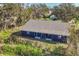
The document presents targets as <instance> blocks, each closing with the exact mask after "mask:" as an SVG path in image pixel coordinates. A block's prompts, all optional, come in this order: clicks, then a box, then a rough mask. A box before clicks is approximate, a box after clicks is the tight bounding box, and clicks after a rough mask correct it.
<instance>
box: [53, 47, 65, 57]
mask: <svg viewBox="0 0 79 59" xmlns="http://www.w3.org/2000/svg"><path fill="white" fill-rule="evenodd" d="M52 55H55V56H63V55H64V50H63V47H62V46H59V47H56V48H55V49H54V50H53V52H52Z"/></svg>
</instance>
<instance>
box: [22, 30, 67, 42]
mask: <svg viewBox="0 0 79 59" xmlns="http://www.w3.org/2000/svg"><path fill="white" fill-rule="evenodd" d="M21 33H22V36H29V37H33V38H35V37H39V38H40V39H42V40H45V39H51V41H58V42H66V38H67V36H62V35H54V34H44V33H36V32H27V31H22V32H21Z"/></svg>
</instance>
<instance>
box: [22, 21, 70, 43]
mask: <svg viewBox="0 0 79 59" xmlns="http://www.w3.org/2000/svg"><path fill="white" fill-rule="evenodd" d="M69 27H70V24H69V23H63V22H59V21H46V20H29V21H28V22H27V23H26V24H25V25H24V26H22V28H21V33H22V36H30V37H33V38H36V39H39V40H49V41H58V42H67V37H68V36H69V31H68V29H69Z"/></svg>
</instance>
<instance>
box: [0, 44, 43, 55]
mask: <svg viewBox="0 0 79 59" xmlns="http://www.w3.org/2000/svg"><path fill="white" fill-rule="evenodd" d="M1 51H2V53H1V54H3V55H19V56H41V55H43V50H42V49H40V48H35V47H32V46H31V45H23V44H18V45H8V44H6V45H4V46H2V50H1Z"/></svg>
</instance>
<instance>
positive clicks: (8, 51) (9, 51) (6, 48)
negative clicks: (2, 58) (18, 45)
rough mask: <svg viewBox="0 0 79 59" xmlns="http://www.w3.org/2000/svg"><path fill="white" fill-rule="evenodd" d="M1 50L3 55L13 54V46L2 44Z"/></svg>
mask: <svg viewBox="0 0 79 59" xmlns="http://www.w3.org/2000/svg"><path fill="white" fill-rule="evenodd" d="M2 51H3V54H4V55H6V54H7V55H15V54H14V48H13V47H10V46H9V45H4V46H3V47H2Z"/></svg>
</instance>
